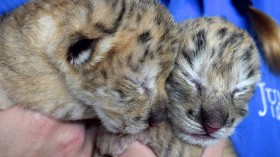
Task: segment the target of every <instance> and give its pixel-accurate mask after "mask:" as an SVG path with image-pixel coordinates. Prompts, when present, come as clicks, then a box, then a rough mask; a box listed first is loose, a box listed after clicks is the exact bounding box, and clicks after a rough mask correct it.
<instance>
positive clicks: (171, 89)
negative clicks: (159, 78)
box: [96, 17, 260, 157]
mask: <svg viewBox="0 0 280 157" xmlns="http://www.w3.org/2000/svg"><path fill="white" fill-rule="evenodd" d="M180 27H181V32H182V34H181V35H180V36H181V42H180V48H179V54H178V56H177V59H176V61H175V66H174V69H173V70H172V72H171V74H170V76H169V78H168V79H167V84H166V89H167V93H168V98H169V102H170V103H169V105H168V122H164V123H161V124H159V125H157V126H155V127H150V128H149V129H147V130H146V131H144V132H141V133H140V134H137V135H133V136H118V137H115V136H114V135H110V134H108V133H107V134H105V133H104V132H105V131H104V129H102V128H101V129H100V131H99V136H98V138H99V139H98V143H97V148H98V149H97V151H98V152H99V153H100V154H102V155H104V154H109V155H112V156H117V155H119V154H120V153H122V151H124V150H125V148H126V147H127V145H128V144H129V143H132V142H133V141H135V140H138V141H140V142H142V143H144V144H146V145H148V146H149V147H151V148H152V149H153V151H154V152H155V153H156V155H157V156H158V157H198V156H200V155H201V153H202V151H203V148H204V147H206V146H209V145H212V144H214V143H216V142H217V141H219V140H221V139H224V138H227V137H228V136H230V135H231V134H232V133H233V131H234V129H235V127H236V125H237V124H238V123H239V122H240V121H241V120H242V119H243V118H244V117H245V116H246V114H247V110H248V101H249V100H250V98H251V97H252V95H253V91H254V88H255V85H256V83H257V82H258V81H259V79H260V70H259V55H258V51H257V49H256V46H255V43H254V41H253V39H252V38H251V37H250V36H249V35H248V34H247V33H246V32H245V31H243V30H241V29H239V28H237V27H236V26H234V25H233V24H231V23H229V22H228V21H226V20H225V19H223V18H219V17H204V18H198V19H193V20H189V21H186V22H185V23H183V24H181V25H180ZM104 134H105V135H104ZM101 135H102V136H101ZM111 144H112V145H111ZM225 153H226V154H224V156H234V152H233V150H232V148H231V147H230V145H229V146H228V147H226V150H225ZM96 156H98V155H96ZM100 156H101V155H100Z"/></svg>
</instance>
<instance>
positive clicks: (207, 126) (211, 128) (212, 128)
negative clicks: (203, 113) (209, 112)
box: [203, 123, 222, 134]
mask: <svg viewBox="0 0 280 157" xmlns="http://www.w3.org/2000/svg"><path fill="white" fill-rule="evenodd" d="M203 127H204V129H205V131H206V132H207V133H210V134H211V133H214V132H217V131H218V130H220V129H221V128H222V126H219V125H215V126H214V125H213V126H211V124H207V123H203Z"/></svg>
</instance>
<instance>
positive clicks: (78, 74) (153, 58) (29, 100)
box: [0, 0, 179, 134]
mask: <svg viewBox="0 0 280 157" xmlns="http://www.w3.org/2000/svg"><path fill="white" fill-rule="evenodd" d="M178 30H179V29H178V28H177V26H176V24H175V23H174V22H173V19H172V17H171V15H170V14H169V12H168V11H167V10H166V8H164V7H163V6H162V5H161V4H160V3H159V2H157V1H156V0H149V1H142V0H82V1H79V0H59V1H57V0H30V1H29V2H27V3H26V4H25V5H23V6H21V7H19V8H18V9H16V10H15V11H13V12H11V13H8V14H6V15H4V16H2V17H1V18H0V34H1V38H0V109H2V110H3V109H7V108H9V107H11V106H14V105H22V106H23V107H24V108H28V109H32V110H36V111H39V112H41V113H44V114H47V115H50V116H52V117H54V118H57V119H61V120H79V119H87V118H96V117H99V118H100V120H101V121H102V123H103V126H105V128H106V129H107V130H108V131H110V132H114V133H127V134H134V133H138V132H140V131H142V130H144V129H146V128H147V127H148V126H149V125H154V124H156V123H158V122H161V121H163V120H164V118H165V116H166V104H167V94H166V90H165V81H166V79H167V77H168V76H169V73H170V71H171V69H172V67H173V64H174V60H175V57H176V55H177V54H178V53H177V51H178V46H179V44H178V35H177V33H178Z"/></svg>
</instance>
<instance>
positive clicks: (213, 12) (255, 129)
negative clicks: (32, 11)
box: [0, 0, 280, 157]
mask: <svg viewBox="0 0 280 157" xmlns="http://www.w3.org/2000/svg"><path fill="white" fill-rule="evenodd" d="M252 1H253V4H254V6H255V7H256V8H258V9H259V10H262V11H263V12H265V13H267V14H268V15H270V16H271V17H273V18H274V19H275V20H276V21H277V22H278V24H279V23H280V9H278V8H279V6H280V1H276V0H274V1H272V0H252ZM24 2H26V0H1V1H0V14H3V13H4V12H7V11H9V10H11V9H14V8H15V7H17V6H19V5H21V4H23V3H24ZM162 2H163V3H164V4H165V5H166V6H167V7H168V9H169V10H170V12H171V13H172V14H173V15H174V18H175V20H176V21H178V22H181V21H183V20H185V19H189V18H195V17H199V16H224V17H226V18H227V19H228V20H229V21H231V22H232V23H234V24H236V25H237V26H239V27H240V28H243V29H246V30H247V31H248V32H249V33H251V30H250V26H249V25H248V22H247V21H246V19H244V18H243V17H241V16H240V15H239V14H238V13H237V12H236V10H235V9H234V7H233V6H232V4H231V3H230V0H162ZM201 4H202V5H201ZM201 6H204V7H201ZM251 35H252V36H254V35H253V34H252V33H251ZM260 53H261V52H260ZM261 70H262V75H263V76H262V80H261V82H260V83H259V84H258V86H257V88H256V92H255V95H254V97H253V98H252V100H251V102H250V113H249V116H248V117H247V118H246V119H245V120H244V121H243V122H242V123H241V124H240V125H239V126H238V128H237V129H236V132H235V134H234V135H233V136H232V138H231V139H232V141H233V142H234V146H235V148H236V150H237V153H238V155H239V156H240V157H280V83H279V81H280V76H279V75H275V74H273V73H271V71H270V70H269V69H268V67H267V64H266V62H265V60H264V58H263V57H262V65H261Z"/></svg>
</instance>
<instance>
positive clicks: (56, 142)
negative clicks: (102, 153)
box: [0, 107, 96, 157]
mask: <svg viewBox="0 0 280 157" xmlns="http://www.w3.org/2000/svg"><path fill="white" fill-rule="evenodd" d="M95 131H96V126H92V127H91V128H89V129H86V128H85V125H84V124H83V123H78V122H77V123H69V122H60V121H57V120H54V119H52V118H49V117H46V116H44V115H42V114H40V113H36V112H33V111H30V110H25V109H23V108H21V107H13V108H10V109H8V110H5V111H0V154H1V156H3V157H38V156H40V157H91V154H92V149H93V145H94V138H95Z"/></svg>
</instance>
